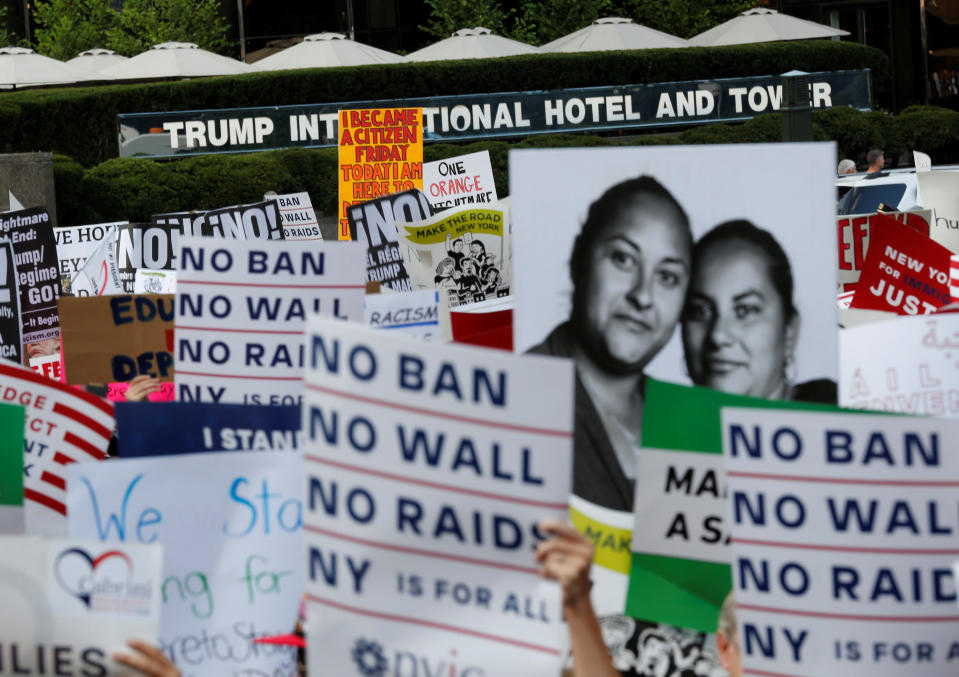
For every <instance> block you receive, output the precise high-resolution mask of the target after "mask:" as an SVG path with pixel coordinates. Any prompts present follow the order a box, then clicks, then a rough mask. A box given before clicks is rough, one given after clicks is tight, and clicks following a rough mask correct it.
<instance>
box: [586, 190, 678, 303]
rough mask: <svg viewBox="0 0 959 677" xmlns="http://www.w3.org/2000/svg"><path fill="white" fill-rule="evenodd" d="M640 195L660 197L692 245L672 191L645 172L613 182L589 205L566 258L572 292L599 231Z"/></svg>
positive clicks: (640, 197) (658, 198) (650, 197)
mask: <svg viewBox="0 0 959 677" xmlns="http://www.w3.org/2000/svg"><path fill="white" fill-rule="evenodd" d="M644 198H648V199H653V200H660V201H662V202H665V203H666V204H667V205H668V206H670V207H672V208H673V209H675V210H676V214H677V215H678V216H679V222H680V223H679V225H680V226H681V228H682V232H683V233H684V235H685V236H686V238H687V240H688V241H689V244H690V246H692V242H693V236H692V233H691V232H690V230H689V217H688V216H687V215H686V210H684V209H683V207H682V205H680V204H679V202H677V201H676V198H674V197H673V195H672V193H670V192H669V191H668V190H666V188H664V187H663V184H661V183H660V182H659V181H657V180H656V179H654V178H653V177H651V176H647V175H643V176H639V177H636V178H633V179H627V180H626V181H622V182H620V183H617V184H616V185H614V186H611V187H610V188H608V189H607V190H606V192H605V193H603V194H602V195H600V196H599V198H598V199H597V200H596V201H595V202H593V204H591V205H590V206H589V212H588V213H587V215H586V221H585V222H584V223H583V227H582V228H581V229H580V231H579V235H578V236H577V237H576V241H575V242H574V243H573V251H572V254H571V255H570V259H569V274H570V278H571V279H572V281H573V289H574V294H575V289H576V287H577V286H578V284H579V281H580V280H582V279H583V274H584V273H585V272H586V267H587V261H588V259H589V252H590V251H591V250H592V248H593V245H594V244H595V243H596V240H597V239H598V238H599V236H600V234H602V232H603V230H604V229H605V228H606V227H607V226H608V225H609V224H610V222H612V221H613V219H615V218H616V216H617V215H618V214H619V212H620V211H622V210H623V208H625V207H626V206H627V205H629V204H630V203H631V202H633V201H635V200H641V199H644ZM574 305H575V302H574Z"/></svg>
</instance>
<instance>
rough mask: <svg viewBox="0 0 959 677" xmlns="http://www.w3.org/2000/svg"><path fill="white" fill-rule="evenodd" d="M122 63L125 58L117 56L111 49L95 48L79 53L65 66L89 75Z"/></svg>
mask: <svg viewBox="0 0 959 677" xmlns="http://www.w3.org/2000/svg"><path fill="white" fill-rule="evenodd" d="M124 61H127V57H125V56H121V55H120V54H117V53H116V52H114V51H113V50H112V49H103V48H101V47H95V48H93V49H88V50H86V51H85V52H80V53H79V54H78V55H76V56H75V57H73V58H72V59H70V60H69V61H67V65H70V66H76V67H77V68H82V69H83V70H85V71H90V72H91V73H99V72H101V71H103V70H104V69H105V68H109V67H110V66H115V65H117V64H118V63H123V62H124Z"/></svg>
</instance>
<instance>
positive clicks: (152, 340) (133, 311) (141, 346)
mask: <svg viewBox="0 0 959 677" xmlns="http://www.w3.org/2000/svg"><path fill="white" fill-rule="evenodd" d="M174 298H175V297H174V296H173V294H165V295H160V294H137V295H135V296H130V295H124V296H104V297H88V298H71V297H69V296H65V297H63V298H61V299H60V317H61V322H62V325H63V326H62V330H63V363H64V369H65V370H66V375H67V382H68V383H71V384H74V385H85V384H87V383H110V382H124V381H132V380H133V379H134V378H135V377H136V376H139V375H141V374H145V375H147V376H152V377H154V378H158V379H160V380H161V381H172V380H173V313H174Z"/></svg>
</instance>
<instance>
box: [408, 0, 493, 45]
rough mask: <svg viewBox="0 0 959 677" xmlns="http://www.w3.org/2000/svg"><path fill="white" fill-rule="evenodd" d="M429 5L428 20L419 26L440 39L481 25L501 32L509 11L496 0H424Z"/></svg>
mask: <svg viewBox="0 0 959 677" xmlns="http://www.w3.org/2000/svg"><path fill="white" fill-rule="evenodd" d="M426 4H427V5H429V7H430V22H429V24H428V25H426V26H420V29H421V30H424V31H426V32H427V33H429V34H430V35H433V36H435V37H437V38H440V39H441V40H442V39H444V38H448V37H449V36H451V35H452V34H453V33H454V32H455V31H458V30H459V29H461V28H475V27H477V26H483V27H484V28H488V29H490V30H491V31H493V32H494V33H499V34H501V35H502V34H503V32H504V30H505V28H506V21H507V18H508V17H509V13H508V12H507V11H506V10H504V9H503V8H502V7H501V6H500V3H499V2H498V0H426Z"/></svg>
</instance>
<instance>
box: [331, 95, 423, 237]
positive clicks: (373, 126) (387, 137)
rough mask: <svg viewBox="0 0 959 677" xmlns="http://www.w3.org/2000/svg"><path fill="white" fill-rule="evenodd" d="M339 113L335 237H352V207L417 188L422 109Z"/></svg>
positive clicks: (420, 171)
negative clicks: (338, 226)
mask: <svg viewBox="0 0 959 677" xmlns="http://www.w3.org/2000/svg"><path fill="white" fill-rule="evenodd" d="M338 115H339V122H340V128H339V133H338V137H337V138H338V145H339V163H340V164H339V170H340V171H339V196H340V208H339V210H338V211H339V219H340V239H341V240H351V239H352V240H355V239H356V235H355V233H356V231H355V230H353V227H352V225H351V224H350V223H349V221H348V220H347V217H348V213H349V209H350V207H351V206H352V205H356V204H359V203H360V202H366V201H368V200H375V199H377V198H381V197H384V196H386V195H390V194H392V193H400V192H404V191H409V190H412V189H414V188H418V189H420V190H422V188H423V109H422V108H372V109H366V110H341V111H339V113H338ZM351 233H352V235H351ZM371 246H372V245H371Z"/></svg>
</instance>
